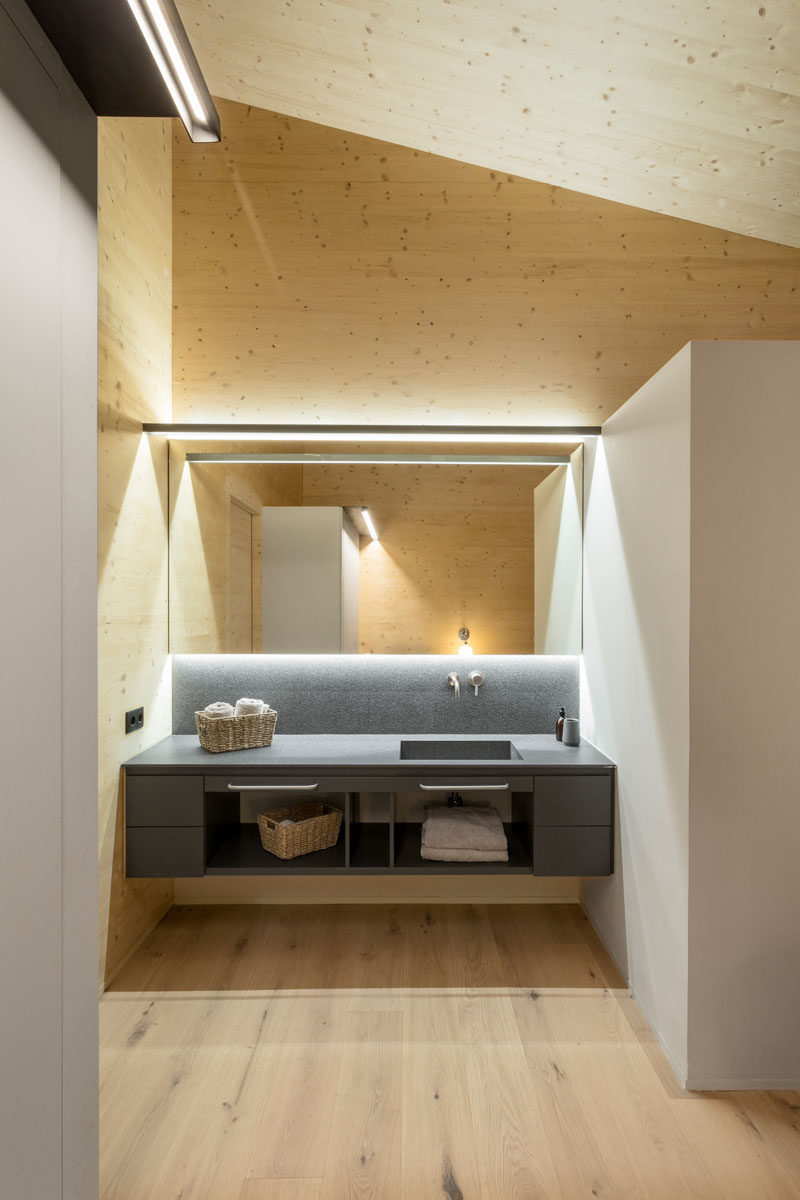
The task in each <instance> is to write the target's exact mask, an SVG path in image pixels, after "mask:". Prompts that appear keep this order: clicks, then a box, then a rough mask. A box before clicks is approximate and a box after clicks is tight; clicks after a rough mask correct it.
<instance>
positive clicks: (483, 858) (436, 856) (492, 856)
mask: <svg viewBox="0 0 800 1200" xmlns="http://www.w3.org/2000/svg"><path fill="white" fill-rule="evenodd" d="M420 857H421V858H426V859H428V860H429V861H431V862H474V863H481V862H508V850H446V849H445V850H436V849H431V848H429V847H428V846H426V845H425V843H424V842H423V843H422V849H421V850H420Z"/></svg>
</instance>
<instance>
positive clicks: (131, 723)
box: [125, 708, 144, 733]
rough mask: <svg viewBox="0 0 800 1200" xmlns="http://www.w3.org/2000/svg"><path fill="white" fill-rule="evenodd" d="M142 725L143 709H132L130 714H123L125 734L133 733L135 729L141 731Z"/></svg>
mask: <svg viewBox="0 0 800 1200" xmlns="http://www.w3.org/2000/svg"><path fill="white" fill-rule="evenodd" d="M143 725H144V709H143V708H132V709H131V710H130V712H126V713H125V732H126V733H135V732H136V730H137V729H141V728H142V726H143Z"/></svg>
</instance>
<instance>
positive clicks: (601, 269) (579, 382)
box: [174, 102, 800, 424]
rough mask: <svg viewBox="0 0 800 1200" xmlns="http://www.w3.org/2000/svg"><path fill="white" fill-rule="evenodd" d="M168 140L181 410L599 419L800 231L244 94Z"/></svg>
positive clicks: (789, 312) (735, 315)
mask: <svg viewBox="0 0 800 1200" xmlns="http://www.w3.org/2000/svg"><path fill="white" fill-rule="evenodd" d="M220 111H221V117H222V127H223V135H224V136H223V141H222V143H221V144H220V145H209V146H203V147H202V148H201V147H196V146H195V147H190V146H189V144H188V143H187V142H186V141H185V139H184V138H183V136H182V135H181V136H180V138H179V139H178V140H176V142H175V151H174V269H175V292H174V298H175V310H174V334H175V345H174V378H175V391H174V415H175V419H176V420H181V419H188V420H198V421H199V420H203V419H222V420H226V419H227V420H231V419H232V420H263V421H270V420H272V421H285V420H298V421H315V420H322V421H331V422H335V421H360V420H363V421H367V422H369V421H372V422H382V421H385V422H396V421H406V422H421V423H424V422H428V423H430V422H450V421H452V422H453V423H454V424H457V423H458V422H459V421H470V422H492V423H498V422H504V421H505V422H509V423H512V422H524V421H562V420H563V421H571V422H583V423H585V422H588V423H592V424H594V423H598V422H600V421H602V420H604V419H605V418H606V417H608V416H609V415H610V414H611V413H612V412H614V411H615V410H616V409H617V408H618V407H619V406H620V405H621V404H622V403H624V401H625V400H626V399H627V398H628V397H629V396H630V395H632V394H633V393H634V392H635V391H636V390H637V389H638V388H639V387H640V386H641V385H642V384H643V383H644V382H645V381H646V380H647V379H649V378H650V377H651V376H652V375H653V374H654V373H655V372H656V371H657V370H658V369H659V368H660V367H661V366H662V365H663V363H664V362H666V361H667V359H669V358H670V357H671V356H672V355H673V354H674V353H675V352H676V351H677V350H678V349H679V348H680V347H681V346H682V345H683V344H684V343H686V342H687V341H689V340H690V339H704V338H708V339H713V338H757V339H760V338H794V337H797V336H798V334H800V304H799V302H798V300H799V297H798V286H799V285H800V251H797V250H794V249H791V248H788V247H785V246H779V245H775V244H772V243H769V242H764V241H757V240H755V239H753V238H748V237H742V236H737V235H736V234H728V233H724V232H721V231H719V230H716V229H712V228H710V227H708V226H706V225H697V224H692V223H689V222H687V221H682V220H678V219H675V218H672V217H668V216H661V215H658V214H653V213H649V212H645V211H643V210H640V209H636V208H630V207H625V206H623V205H619V204H615V203H612V202H610V201H607V200H601V199H594V198H590V197H587V196H582V195H579V194H577V193H576V192H571V191H565V190H561V189H559V188H556V187H551V186H547V185H545V184H539V183H532V182H528V181H525V180H522V179H519V178H517V177H512V176H508V175H506V174H500V173H498V172H494V171H490V170H485V169H483V168H480V167H474V166H467V165H465V164H463V163H458V162H453V161H451V160H448V159H445V158H440V157H436V156H434V155H431V154H425V153H420V152H417V151H413V150H407V149H403V148H400V147H398V146H393V145H389V144H388V143H384V142H378V141H375V140H371V139H369V138H365V137H360V136H355V135H351V134H343V133H341V132H337V131H335V130H333V129H328V128H325V127H323V126H319V125H313V124H310V123H307V122H304V121H300V120H294V119H288V118H285V117H282V116H276V115H274V114H271V113H268V112H265V111H263V110H259V109H255V108H247V107H245V106H243V105H239V104H234V103H229V102H224V103H221V104H220Z"/></svg>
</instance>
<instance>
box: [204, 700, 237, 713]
mask: <svg viewBox="0 0 800 1200" xmlns="http://www.w3.org/2000/svg"><path fill="white" fill-rule="evenodd" d="M205 714H206V716H207V717H232V716H233V715H234V708H233V705H232V704H228V703H227V701H225V700H215V701H214V703H213V704H207V705H206V707H205Z"/></svg>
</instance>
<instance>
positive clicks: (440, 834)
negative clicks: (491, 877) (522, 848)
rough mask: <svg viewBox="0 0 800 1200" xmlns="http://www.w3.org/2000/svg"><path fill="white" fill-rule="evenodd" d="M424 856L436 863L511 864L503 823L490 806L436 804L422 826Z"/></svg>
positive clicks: (429, 811) (430, 809) (432, 806)
mask: <svg viewBox="0 0 800 1200" xmlns="http://www.w3.org/2000/svg"><path fill="white" fill-rule="evenodd" d="M421 854H422V857H423V858H427V859H431V860H433V861H434V862H508V842H507V841H506V833H505V830H504V829H503V822H502V821H501V820H500V817H499V816H498V813H497V811H496V810H495V809H494V808H491V807H490V806H489V805H488V804H486V805H483V804H482V805H477V804H476V805H471V806H470V807H468V808H449V807H448V806H447V805H445V804H432V805H431V806H430V808H429V809H428V815H427V816H426V818H425V820H424V822H423V824H422V851H421Z"/></svg>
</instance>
